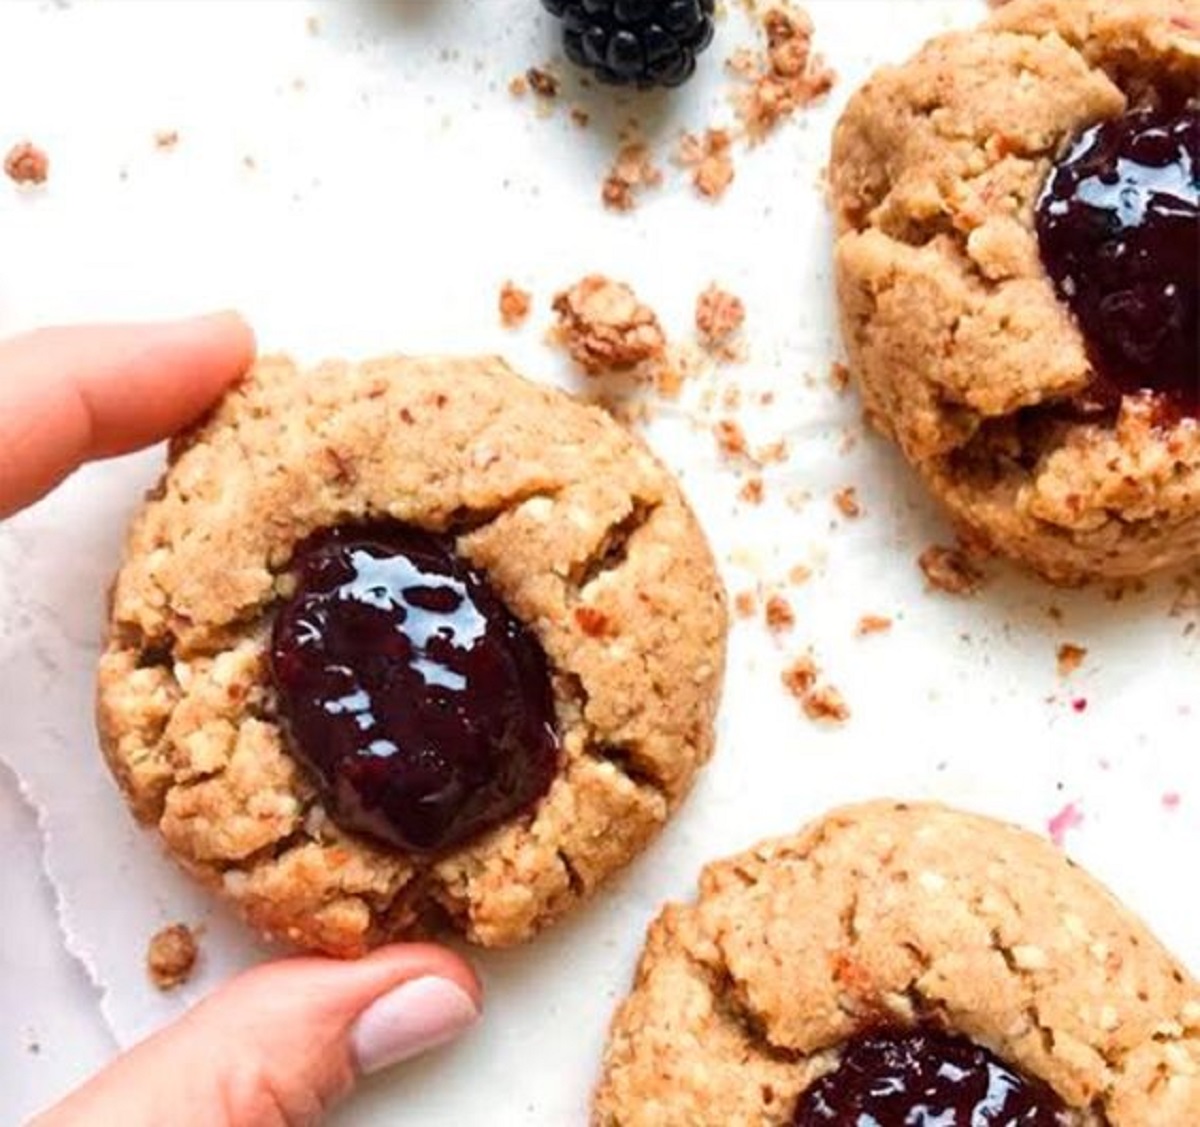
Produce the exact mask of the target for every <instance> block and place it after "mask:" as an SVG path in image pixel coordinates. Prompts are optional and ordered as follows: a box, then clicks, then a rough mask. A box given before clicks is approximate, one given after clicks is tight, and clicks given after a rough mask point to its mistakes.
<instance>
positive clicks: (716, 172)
mask: <svg viewBox="0 0 1200 1127" xmlns="http://www.w3.org/2000/svg"><path fill="white" fill-rule="evenodd" d="M675 160H676V163H678V164H680V165H682V166H683V167H684V168H687V169H690V170H691V173H692V186H693V187H694V188H695V189H696V191H697V192H698V193H699V194H700V195H701V196H703V197H704V198H705V199H706V200H719V199H720V198H721V197H722V196H723V195H724V194H725V191H726V189H727V188H728V187H729V185H730V184H732V183H733V177H734V167H733V138H732V137H731V136H730V135H729V131H728V130H726V129H706V130H705V131H704V136H703V137H698V136H697V135H696V134H695V133H685V134H684V135H683V136H682V137H681V138H680V139H679V147H678V148H677V149H676V150H675Z"/></svg>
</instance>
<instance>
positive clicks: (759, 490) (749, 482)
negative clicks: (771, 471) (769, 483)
mask: <svg viewBox="0 0 1200 1127" xmlns="http://www.w3.org/2000/svg"><path fill="white" fill-rule="evenodd" d="M765 492H766V487H765V485H764V484H763V479H762V478H761V477H760V476H759V475H758V474H755V475H754V476H753V477H748V478H746V480H745V481H744V482H743V483H742V487H741V489H739V490H738V497H740V498H741V499H742V500H743V501H745V502H746V504H748V505H761V504H762V503H763V496H764V495H765Z"/></svg>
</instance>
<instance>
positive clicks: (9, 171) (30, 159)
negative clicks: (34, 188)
mask: <svg viewBox="0 0 1200 1127" xmlns="http://www.w3.org/2000/svg"><path fill="white" fill-rule="evenodd" d="M4 172H5V174H6V175H7V176H8V178H9V179H10V180H11V181H12V182H13V183H14V184H44V183H45V182H46V178H47V177H48V176H49V175H50V158H49V157H48V156H46V154H45V152H43V151H42V150H41V149H39V148H38V147H37V145H35V144H34V143H33V142H32V141H19V142H17V144H15V145H13V147H12V148H11V149H9V150H8V155H7V156H6V157H5V158H4Z"/></svg>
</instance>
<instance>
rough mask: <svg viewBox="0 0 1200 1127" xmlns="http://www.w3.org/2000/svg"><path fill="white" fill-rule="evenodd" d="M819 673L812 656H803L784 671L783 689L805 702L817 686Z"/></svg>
mask: <svg viewBox="0 0 1200 1127" xmlns="http://www.w3.org/2000/svg"><path fill="white" fill-rule="evenodd" d="M819 672H820V671H819V670H818V669H817V663H816V662H815V661H813V658H812V654H802V655H801V656H800V657H798V658H796V660H795V661H793V662H792V663H791V664H790V665H789V666H788V667H787V668H786V669H785V670H784V671H783V674H782V678H783V687H784V688H785V689H787V691H788V692H789V693H791V694H792V696H794V697H795V698H796V699H797V700H798V701H801V702H803V700H804V698H805V697H806V696H807V695H808V694H809V693H810V692H812V690H813V687H814V686H815V685H816V683H817V675H818V673H819Z"/></svg>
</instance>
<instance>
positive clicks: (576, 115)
mask: <svg viewBox="0 0 1200 1127" xmlns="http://www.w3.org/2000/svg"><path fill="white" fill-rule="evenodd" d="M571 120H572V121H573V122H574V123H575V124H576V125H577V126H579V128H580V129H586V128H587V127H588V125H589V123H590V122H591V120H592V115H591V114H590V113H588V112H587V110H585V109H584V108H583V107H582V106H572V107H571Z"/></svg>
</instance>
